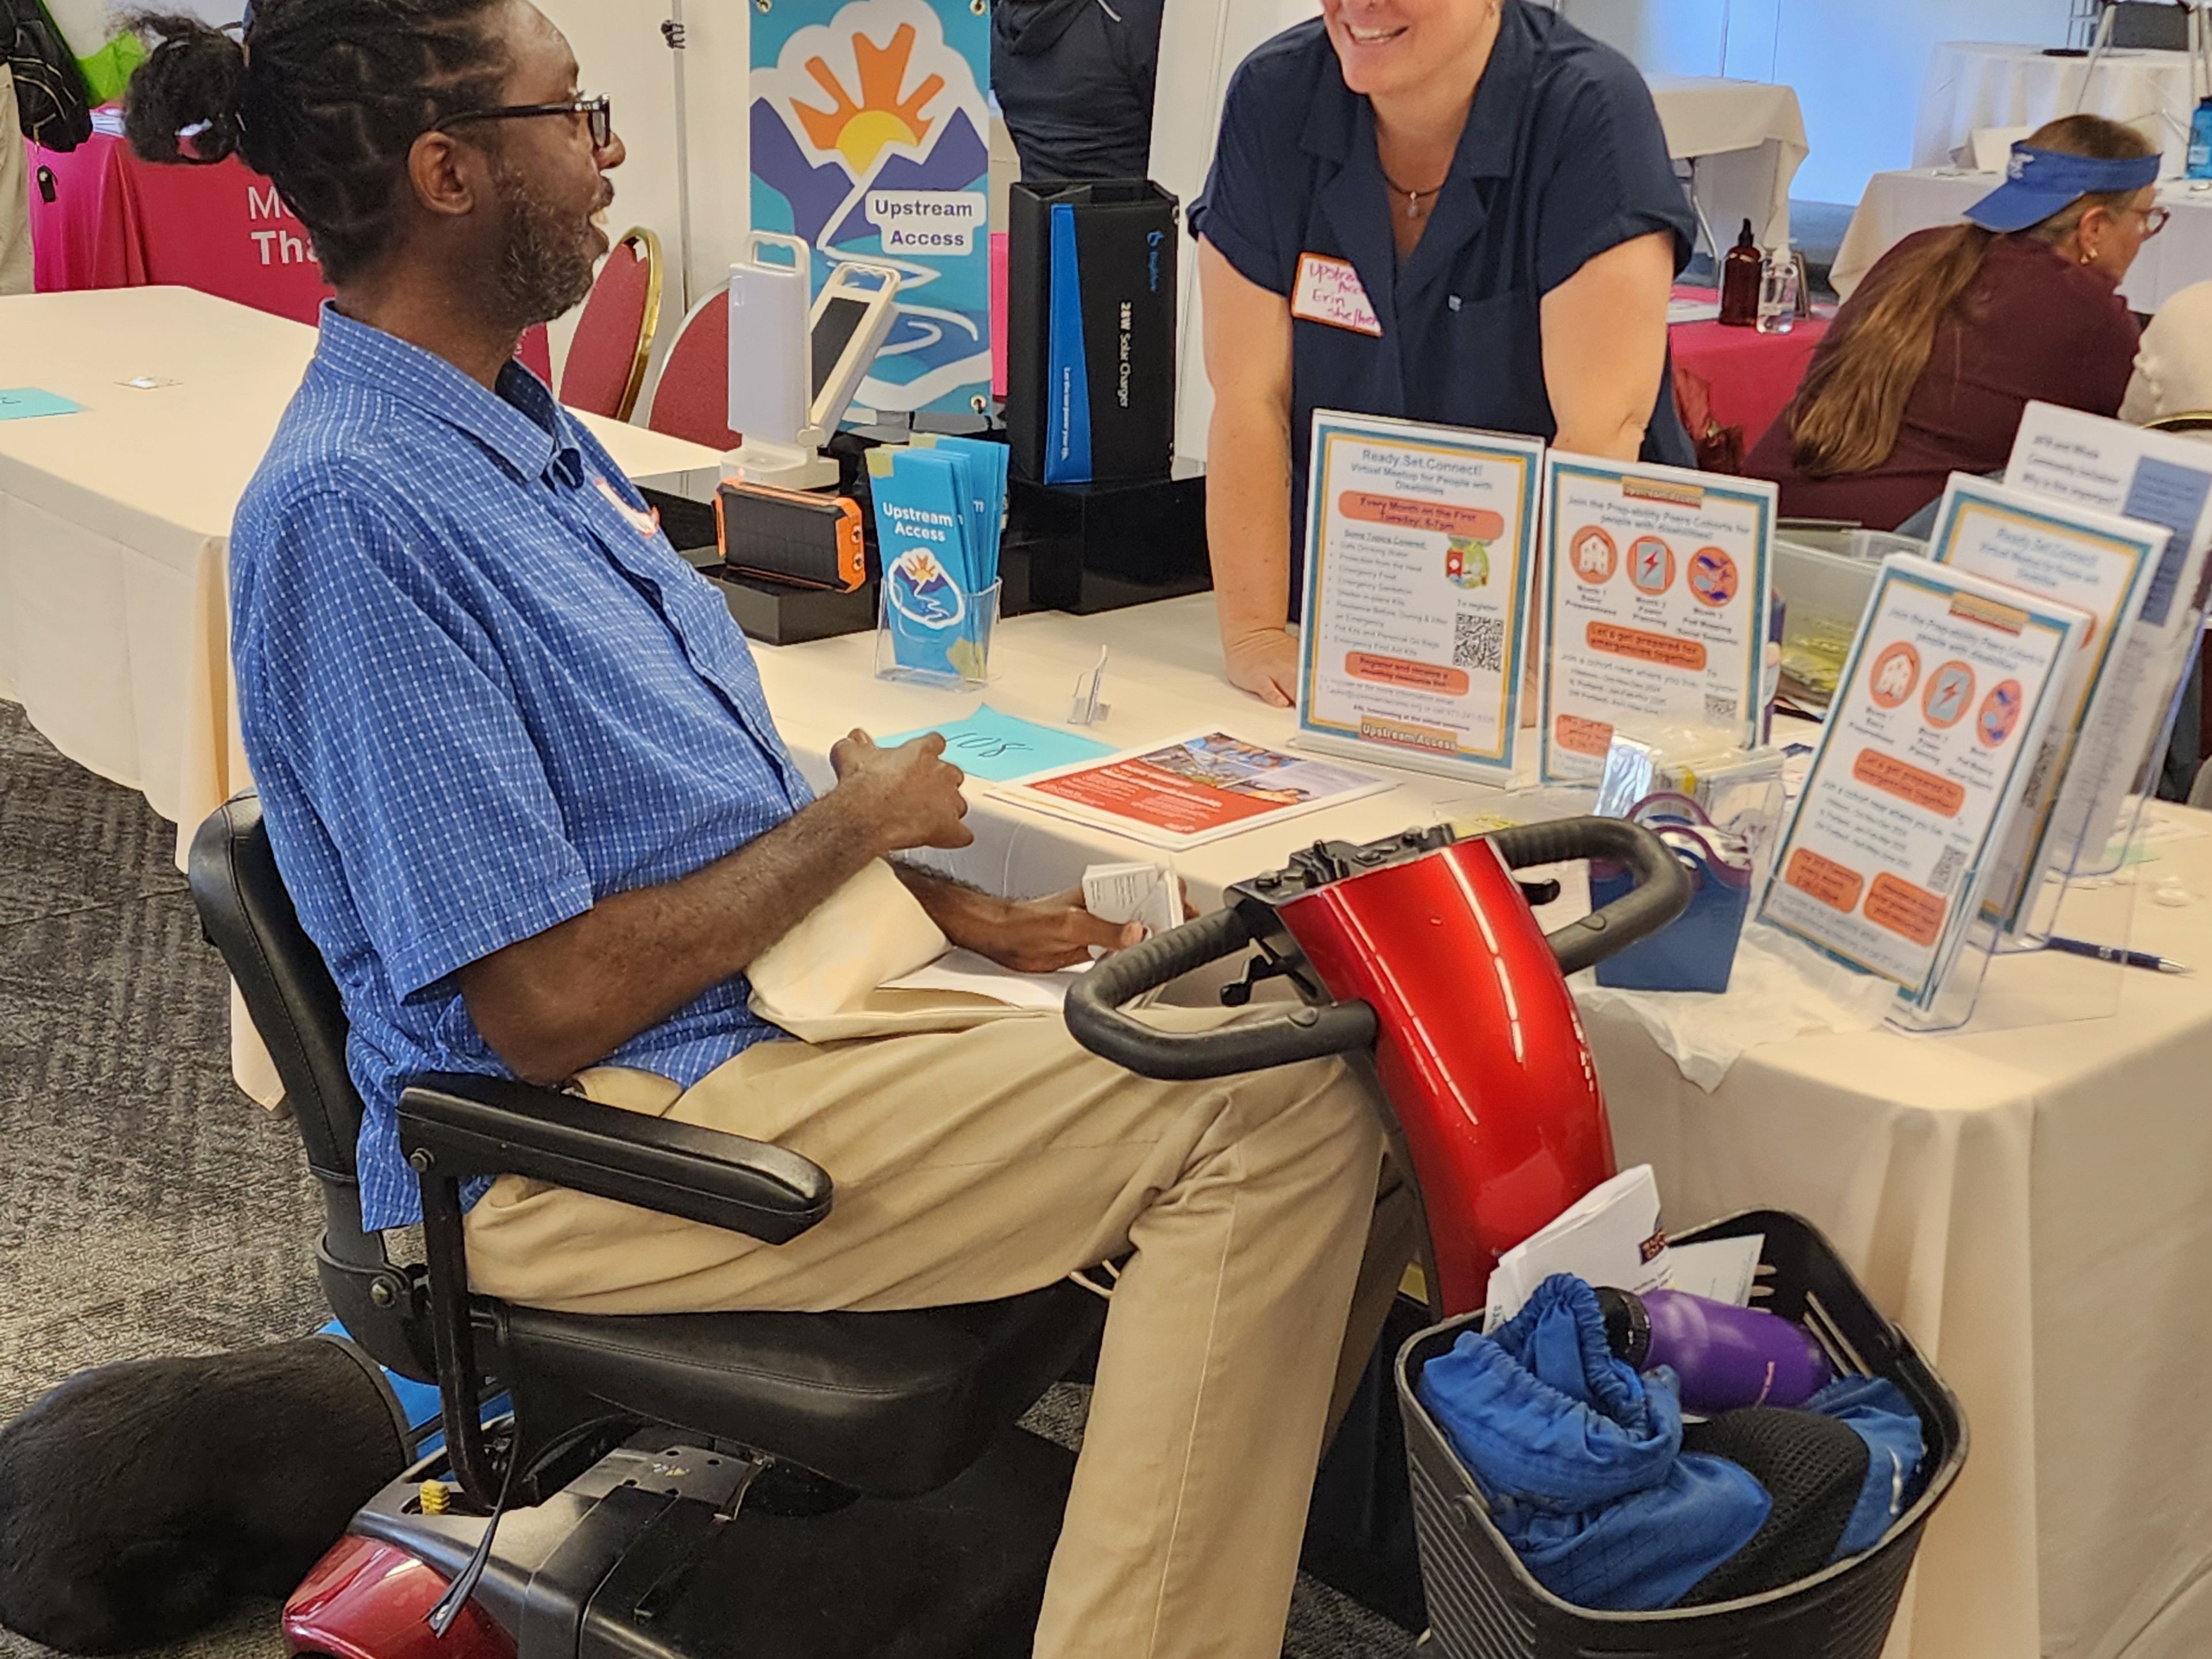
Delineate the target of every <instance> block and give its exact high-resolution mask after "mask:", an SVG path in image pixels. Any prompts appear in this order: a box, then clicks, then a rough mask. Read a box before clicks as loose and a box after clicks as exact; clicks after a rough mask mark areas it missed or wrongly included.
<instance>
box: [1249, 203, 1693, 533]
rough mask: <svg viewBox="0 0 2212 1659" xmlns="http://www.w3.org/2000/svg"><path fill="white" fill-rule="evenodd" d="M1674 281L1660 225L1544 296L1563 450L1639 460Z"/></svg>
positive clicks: (1662, 364)
mask: <svg viewBox="0 0 2212 1659" xmlns="http://www.w3.org/2000/svg"><path fill="white" fill-rule="evenodd" d="M1673 287H1674V237H1673V235H1672V234H1669V233H1668V232H1665V231H1656V232H1654V233H1652V234H1650V235H1648V236H1638V237H1637V238H1635V239H1634V240H1632V241H1626V242H1623V243H1621V244H1620V245H1619V246H1616V247H1610V248H1607V250H1606V251H1605V252H1602V253H1601V254H1598V255H1596V256H1595V258H1592V259H1591V260H1590V261H1589V263H1588V264H1584V265H1583V268H1582V269H1581V270H1577V272H1576V273H1575V274H1574V275H1573V276H1570V277H1568V278H1567V280H1566V281H1565V282H1564V283H1560V284H1559V286H1558V287H1557V288H1555V289H1553V290H1552V291H1551V292H1550V293H1549V294H1547V295H1545V296H1544V304H1543V339H1544V389H1545V390H1546V391H1547V392H1549V393H1550V394H1551V398H1552V413H1553V416H1554V417H1555V418H1556V419H1557V420H1558V422H1559V437H1558V438H1557V439H1556V440H1555V443H1556V445H1557V447H1559V448H1560V449H1564V450H1566V451H1567V452H1569V453H1571V454H1576V455H1595V456H1599V457H1601V458H1603V459H1607V460H1615V461H1632V460H1634V459H1636V457H1637V453H1638V451H1640V450H1641V449H1642V448H1643V447H1644V428H1645V426H1646V425H1648V424H1649V423H1650V419H1651V410H1652V408H1653V406H1654V405H1655V404H1656V403H1657V401H1658V397H1659V377H1660V375H1661V374H1662V372H1664V370H1665V368H1666V364H1667V298H1668V294H1669V293H1670V292H1672V290H1673ZM1212 302H1213V301H1212V294H1211V292H1209V293H1208V295H1207V297H1206V304H1207V305H1208V307H1211V306H1212ZM1207 314H1208V317H1209V319H1211V316H1212V313H1211V311H1210V310H1209V312H1208V313H1207ZM1208 335H1209V338H1210V337H1211V328H1210V327H1209V330H1208ZM1208 362H1209V365H1210V363H1211V362H1212V358H1211V356H1210V354H1209V356H1208ZM1210 527H1211V514H1210V513H1209V528H1210Z"/></svg>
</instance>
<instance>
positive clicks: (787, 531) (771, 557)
mask: <svg viewBox="0 0 2212 1659" xmlns="http://www.w3.org/2000/svg"><path fill="white" fill-rule="evenodd" d="M714 534H715V538H716V540H717V541H718V542H719V543H720V546H721V551H722V562H723V563H724V564H725V565H726V566H728V567H729V568H730V569H731V570H732V571H733V572H735V573H736V574H739V575H744V576H763V577H766V578H767V579H768V580H770V581H779V582H789V583H791V584H793V586H799V587H821V588H828V589H830V590H831V591H833V592H841V593H849V592H853V590H854V589H855V588H857V587H858V586H860V584H861V583H862V582H863V581H865V580H867V574H868V566H867V556H866V553H865V552H864V551H863V550H862V546H861V541H860V507H859V506H858V505H857V504H856V503H855V502H854V501H853V500H852V499H851V497H849V496H846V495H813V494H811V493H809V492H808V491H805V490H802V489H775V487H774V486H772V485H769V484H757V483H738V482H737V481H735V480H731V481H727V482H725V483H723V484H722V486H721V487H720V489H717V490H715V492H714Z"/></svg>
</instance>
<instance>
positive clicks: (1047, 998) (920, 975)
mask: <svg viewBox="0 0 2212 1659" xmlns="http://www.w3.org/2000/svg"><path fill="white" fill-rule="evenodd" d="M1090 971H1091V964H1090V963H1087V962H1082V963H1076V965H1075V966H1074V967H1073V968H1063V969H1060V971H1059V972H1058V973H1056V974H1018V973H1016V972H1015V971H1014V970H1013V969H1011V968H1001V967H1000V965H999V964H998V963H995V962H994V961H992V960H991V959H990V958H989V957H979V956H977V955H976V954H975V952H974V951H963V950H960V949H958V948H957V947H956V948H954V949H952V950H950V951H946V952H945V954H944V955H943V956H941V957H938V958H937V960H936V961H934V962H933V963H929V964H928V965H927V967H923V968H917V969H915V970H914V972H912V973H910V974H902V975H899V977H898V978H896V979H887V980H885V981H884V986H883V988H884V990H886V991H957V992H960V993H961V994H963V995H966V996H972V997H988V998H990V999H991V1000H992V1001H994V1002H1003V1003H1005V1004H1006V1006H1008V1007H1009V1008H1030V1009H1035V1010H1036V1011H1037V1012H1041V1013H1054V1012H1058V1011H1059V1009H1060V1006H1061V1005H1062V1004H1064V1003H1065V1002H1066V1000H1067V987H1069V986H1071V985H1073V983H1074V982H1075V981H1077V980H1079V979H1080V978H1082V977H1083V975H1085V974H1087V973H1089V972H1090Z"/></svg>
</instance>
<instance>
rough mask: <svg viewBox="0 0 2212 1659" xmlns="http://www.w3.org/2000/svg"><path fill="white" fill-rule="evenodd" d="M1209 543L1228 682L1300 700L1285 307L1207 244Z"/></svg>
mask: <svg viewBox="0 0 2212 1659" xmlns="http://www.w3.org/2000/svg"><path fill="white" fill-rule="evenodd" d="M1198 277H1199V292H1200V297H1201V299H1202V300H1203V301H1204V303H1205V308H1206V310H1205V315H1206V379H1207V380H1211V381H1212V384H1213V421H1212V425H1211V426H1210V427H1209V428H1207V433H1206V545H1207V547H1208V548H1209V550H1211V552H1212V560H1213V601H1214V607H1215V611H1216V612H1217V614H1218V617H1219V620H1220V623H1221V650H1222V654H1223V655H1224V656H1225V658H1226V659H1228V664H1229V678H1230V680H1231V683H1232V684H1236V685H1238V686H1241V687H1242V688H1243V690H1247V691H1249V692H1251V693H1252V694H1253V695H1254V696H1257V697H1259V698H1261V700H1262V701H1263V702H1270V703H1273V704H1274V705H1275V706H1276V707H1278V708H1288V707H1289V706H1290V705H1291V703H1293V702H1296V701H1297V690H1298V670H1297V641H1295V640H1293V639H1292V638H1291V635H1290V634H1289V632H1288V623H1289V621H1290V615H1291V307H1290V302H1289V301H1287V300H1285V299H1284V298H1283V296H1282V295H1279V294H1271V293H1269V292H1268V291H1267V289H1264V288H1261V286H1260V285H1259V284H1258V283H1254V282H1251V281H1249V280H1248V279H1247V278H1246V277H1244V276H1242V275H1241V274H1240V273H1239V272H1238V271H1237V268H1236V267H1235V266H1234V265H1232V264H1230V263H1229V261H1228V260H1227V259H1226V258H1224V257H1223V256H1222V255H1221V253H1220V252H1218V250H1217V249H1216V248H1215V247H1214V246H1213V245H1212V243H1211V242H1209V241H1207V240H1206V239H1205V238H1204V237H1203V236H1200V238H1199V242H1198Z"/></svg>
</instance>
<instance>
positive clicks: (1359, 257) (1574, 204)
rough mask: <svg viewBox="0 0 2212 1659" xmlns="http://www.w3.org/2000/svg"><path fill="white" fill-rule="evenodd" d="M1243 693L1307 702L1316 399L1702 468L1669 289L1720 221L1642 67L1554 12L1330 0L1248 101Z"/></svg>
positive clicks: (1197, 208)
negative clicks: (1685, 182) (1704, 199)
mask: <svg viewBox="0 0 2212 1659" xmlns="http://www.w3.org/2000/svg"><path fill="white" fill-rule="evenodd" d="M1190 222H1191V228H1192V230H1193V231H1194V233H1195V234H1196V235H1197V237H1198V239H1199V250H1198V258H1199V275H1200V289H1201V294H1202V296H1203V299H1204V302H1205V311H1206V374H1207V376H1208V378H1209V379H1210V380H1212V386H1213V421H1212V428H1211V432H1210V435H1209V438H1208V444H1207V455H1206V475H1207V476H1206V535H1207V539H1208V541H1209V544H1210V545H1211V548H1212V559H1213V576H1214V589H1215V595H1216V600H1217V603H1218V607H1219V612H1220V622H1221V637H1222V646H1223V649H1224V652H1225V654H1226V656H1227V659H1228V665H1229V677H1230V678H1231V680H1232V681H1234V682H1235V683H1236V684H1237V685H1239V686H1242V687H1243V689H1244V690H1248V691H1250V692H1252V693H1254V694H1255V695H1256V696H1260V697H1261V698H1264V699H1265V700H1266V701H1267V702H1272V703H1276V704H1288V703H1290V702H1292V701H1293V700H1294V699H1295V697H1296V695H1297V645H1296V642H1295V641H1294V640H1293V639H1292V637H1291V634H1290V632H1289V623H1290V621H1291V617H1293V616H1294V615H1295V613H1296V607H1297V601H1298V599H1299V598H1300V595H1301V592H1302V586H1303V580H1304V579H1303V570H1302V567H1303V563H1304V544H1305V517H1306V448H1307V442H1308V439H1309V436H1310V431H1311V427H1312V419H1313V412H1314V410H1316V409H1334V410H1351V411H1354V412H1357V413H1361V414H1370V415H1389V416H1403V417H1406V418H1409V419H1413V420H1421V421H1434V422H1443V423H1445V424H1449V425H1453V426H1465V427H1479V428H1488V429H1490V430H1493V431H1506V432H1520V433H1527V434H1530V435H1535V436H1538V437H1542V438H1547V439H1551V440H1553V441H1554V442H1555V443H1557V444H1558V446H1559V447H1561V448H1563V449H1568V450H1571V451H1574V452H1576V453H1582V454H1588V455H1598V456H1606V457H1610V458H1614V459H1637V458H1638V457H1641V458H1643V459H1648V460H1656V461H1666V462H1671V463H1674V464H1677V465H1685V466H1686V465H1691V464H1692V459H1693V452H1692V448H1691V446H1690V441H1689V436H1688V434H1687V433H1686V432H1685V431H1684V430H1683V428H1682V423H1681V422H1680V419H1679V418H1678V417H1677V416H1676V415H1675V413H1674V398H1673V396H1672V388H1671V386H1668V385H1667V384H1666V382H1667V381H1668V374H1667V299H1668V290H1669V289H1670V287H1671V285H1672V283H1673V279H1674V273H1675V272H1676V271H1677V270H1680V266H1681V264H1682V262H1683V261H1684V260H1685V259H1686V258H1687V256H1688V252H1689V247H1690V244H1691V240H1692V234H1693V231H1694V227H1695V223H1696V221H1695V218H1694V216H1692V213H1691V210H1690V208H1689V204H1688V202H1687V199H1686V196H1685V194H1684V191H1683V190H1682V187H1681V185H1680V183H1679V182H1678V181H1677V180H1676V179H1675V177H1674V167H1673V164H1672V163H1671V162H1670V161H1668V155H1667V143H1666V138H1665V137H1664V135H1663V134H1662V132H1661V131H1660V127H1659V118H1658V114H1657V112H1656V110H1655V109H1654V108H1653V107H1652V103H1651V94H1650V90H1649V89H1648V88H1646V87H1645V86H1644V81H1643V78H1642V77H1641V76H1639V75H1638V73H1637V71H1636V70H1635V69H1634V67H1633V66H1632V65H1631V64H1629V62H1628V61H1627V59H1626V58H1623V57H1621V56H1620V54H1619V53H1618V52H1613V50H1611V49H1610V48H1609V47H1607V46H1601V45H1599V44H1598V43H1597V42H1596V41H1595V40H1591V39H1589V36H1587V35H1585V34H1583V33H1581V32H1580V31H1579V30H1577V29H1576V28H1574V27H1572V26H1571V25H1570V24H1568V23H1566V22H1565V21H1562V20H1561V19H1560V18H1559V15H1557V14H1556V13H1554V12H1552V11H1550V10H1547V9H1544V8H1542V7H1539V6H1535V5H1532V4H1529V3H1528V0H1322V15H1321V16H1320V17H1319V18H1318V19H1316V20H1315V21H1312V22H1309V23H1302V24H1300V25H1298V26H1297V27H1294V28H1291V29H1290V30H1287V31H1285V33H1282V34H1279V35H1278V36H1276V37H1275V38H1274V39H1273V40H1270V41H1268V42H1267V43H1266V44H1265V45H1263V46H1261V47H1260V48H1259V49H1258V50H1256V51H1255V52H1253V54H1252V55H1251V56H1250V57H1249V58H1247V59H1245V61H1244V63H1243V66H1242V67H1241V68H1239V69H1238V70H1237V74H1236V76H1235V78H1234V79H1233V80H1232V81H1231V83H1230V88H1229V95H1228V100H1227V102H1226V104H1225V106H1224V109H1223V111H1222V117H1221V131H1220V137H1219V139H1218V143H1217V144H1216V147H1215V150H1214V158H1213V169H1212V174H1211V176H1210V177H1209V178H1208V179H1207V180H1206V191H1205V193H1204V194H1203V195H1202V196H1201V197H1200V198H1199V199H1198V200H1197V201H1196V202H1194V203H1193V204H1192V205H1191V210H1190Z"/></svg>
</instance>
